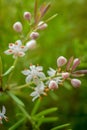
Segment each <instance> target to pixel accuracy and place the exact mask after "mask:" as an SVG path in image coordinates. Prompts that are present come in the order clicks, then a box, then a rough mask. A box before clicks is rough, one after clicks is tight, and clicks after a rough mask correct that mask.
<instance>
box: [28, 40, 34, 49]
mask: <svg viewBox="0 0 87 130" xmlns="http://www.w3.org/2000/svg"><path fill="white" fill-rule="evenodd" d="M26 47H27V48H28V49H34V48H35V47H36V41H35V40H31V41H29V42H27V43H26Z"/></svg>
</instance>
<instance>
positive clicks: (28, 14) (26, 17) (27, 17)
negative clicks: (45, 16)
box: [24, 12, 31, 20]
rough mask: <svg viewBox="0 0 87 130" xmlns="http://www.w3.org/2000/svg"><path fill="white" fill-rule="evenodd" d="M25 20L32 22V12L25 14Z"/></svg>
mask: <svg viewBox="0 0 87 130" xmlns="http://www.w3.org/2000/svg"><path fill="white" fill-rule="evenodd" d="M24 19H26V20H31V13H30V12H24Z"/></svg>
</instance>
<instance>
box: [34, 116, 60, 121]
mask: <svg viewBox="0 0 87 130" xmlns="http://www.w3.org/2000/svg"><path fill="white" fill-rule="evenodd" d="M37 120H40V121H41V122H53V121H57V120H58V117H46V118H45V117H43V118H39V119H37Z"/></svg>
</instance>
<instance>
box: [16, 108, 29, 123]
mask: <svg viewBox="0 0 87 130" xmlns="http://www.w3.org/2000/svg"><path fill="white" fill-rule="evenodd" d="M18 107H19V108H20V110H21V111H22V112H23V114H24V115H25V117H27V119H28V120H29V121H30V122H31V116H30V115H29V114H28V112H27V111H26V110H25V109H24V108H23V107H22V106H20V105H18Z"/></svg>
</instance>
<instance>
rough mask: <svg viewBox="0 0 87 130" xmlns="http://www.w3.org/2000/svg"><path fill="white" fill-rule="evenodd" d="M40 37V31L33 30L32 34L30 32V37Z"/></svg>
mask: <svg viewBox="0 0 87 130" xmlns="http://www.w3.org/2000/svg"><path fill="white" fill-rule="evenodd" d="M38 37H39V33H38V32H32V33H31V34H30V38H31V39H37V38H38Z"/></svg>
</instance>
